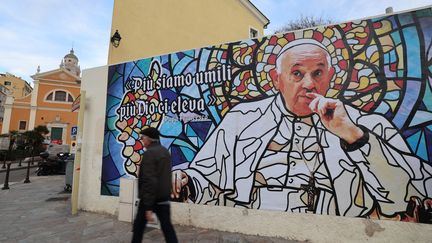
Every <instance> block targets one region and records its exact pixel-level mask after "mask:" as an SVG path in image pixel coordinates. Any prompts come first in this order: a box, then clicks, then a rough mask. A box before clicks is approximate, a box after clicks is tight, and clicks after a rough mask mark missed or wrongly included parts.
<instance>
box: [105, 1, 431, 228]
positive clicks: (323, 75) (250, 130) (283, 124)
mask: <svg viewBox="0 0 432 243" xmlns="http://www.w3.org/2000/svg"><path fill="white" fill-rule="evenodd" d="M431 86H432V10H431V9H430V8H426V9H423V10H417V11H414V12H408V13H402V14H398V15H389V16H384V17H379V18H374V19H367V20H358V21H353V22H349V23H344V24H340V25H333V26H324V27H318V28H313V29H307V30H300V31H295V32H289V33H283V34H277V35H273V36H268V37H263V38H258V39H251V40H246V41H239V42H233V43H228V44H222V45H218V46H210V47H205V48H200V49H194V50H189V51H184V52H177V53H172V54H168V55H163V56H158V57H153V58H147V59H142V60H137V61H132V62H127V63H122V64H117V65H113V66H110V68H109V75H108V90H107V107H106V122H105V137H104V152H103V170H102V186H101V194H103V195H112V196H117V195H118V193H119V178H121V177H137V176H138V170H139V166H140V161H141V159H143V156H142V154H143V153H144V149H143V144H142V143H141V141H140V139H139V137H140V136H139V134H140V131H142V130H143V129H144V128H146V127H149V126H151V127H155V128H158V129H159V131H160V133H161V140H160V142H161V143H162V145H163V146H165V147H166V148H168V149H169V151H170V153H171V156H172V165H173V173H174V174H173V175H176V176H179V178H185V179H186V181H187V183H186V184H181V185H180V187H181V188H185V190H182V193H181V194H182V195H177V198H176V200H177V201H184V202H189V203H203V204H212V205H223V206H235V207H247V208H256V209H272V210H281V211H292V212H307V213H319V214H334V215H342V216H355V217H369V218H380V219H381V218H382V219H385V218H392V219H397V220H402V221H416V222H427V223H430V220H431V219H430V216H428V215H430V210H431V209H429V207H426V206H424V207H422V208H419V209H418V210H423V211H418V212H421V213H419V215H420V216H415V215H414V214H413V212H412V211H410V210H409V209H410V208H413V205H419V204H420V205H432V204H430V203H431V202H432V201H430V198H431V193H432V180H431V174H432V169H431V168H432V167H431V165H432V89H431ZM357 135H358V136H357ZM144 159H145V158H144ZM174 186H176V185H174ZM183 192H184V193H183ZM416 203H417V204H416ZM428 210H429V211H428Z"/></svg>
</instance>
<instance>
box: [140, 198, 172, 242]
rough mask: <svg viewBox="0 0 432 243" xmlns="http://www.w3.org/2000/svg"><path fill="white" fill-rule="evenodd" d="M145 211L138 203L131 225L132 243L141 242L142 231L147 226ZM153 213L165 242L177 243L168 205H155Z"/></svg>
mask: <svg viewBox="0 0 432 243" xmlns="http://www.w3.org/2000/svg"><path fill="white" fill-rule="evenodd" d="M145 211H146V209H145V206H144V205H143V204H142V203H141V202H140V204H139V205H138V213H137V215H136V217H135V221H134V225H133V237H132V243H141V241H142V238H143V235H144V230H145V228H146V225H147V219H146V217H145ZM153 212H154V213H156V216H157V217H158V219H159V222H160V225H161V228H162V232H163V234H164V237H165V241H166V242H168V243H177V242H178V241H177V236H176V233H175V231H174V227H173V225H172V224H171V213H170V205H169V204H156V205H155V207H154V208H153Z"/></svg>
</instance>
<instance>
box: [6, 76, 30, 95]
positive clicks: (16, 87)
mask: <svg viewBox="0 0 432 243" xmlns="http://www.w3.org/2000/svg"><path fill="white" fill-rule="evenodd" d="M5 81H9V82H11V85H8V86H5V87H6V88H8V89H9V91H11V92H12V94H11V95H12V96H13V97H15V98H22V97H24V96H26V95H28V94H30V92H31V90H32V88H31V86H30V85H29V84H28V83H27V81H25V80H24V79H21V78H19V77H16V76H14V75H12V74H9V73H6V74H3V73H2V74H1V75H0V83H1V84H3V85H4V82H5Z"/></svg>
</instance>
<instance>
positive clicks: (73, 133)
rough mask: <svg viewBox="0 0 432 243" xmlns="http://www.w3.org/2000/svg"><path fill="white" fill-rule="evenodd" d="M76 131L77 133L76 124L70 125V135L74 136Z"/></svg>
mask: <svg viewBox="0 0 432 243" xmlns="http://www.w3.org/2000/svg"><path fill="white" fill-rule="evenodd" d="M77 133H78V127H77V126H74V127H72V129H71V136H76V135H77Z"/></svg>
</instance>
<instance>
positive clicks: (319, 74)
mask: <svg viewBox="0 0 432 243" xmlns="http://www.w3.org/2000/svg"><path fill="white" fill-rule="evenodd" d="M321 75H322V71H321V70H316V71H315V72H314V76H316V77H317V76H321Z"/></svg>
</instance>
